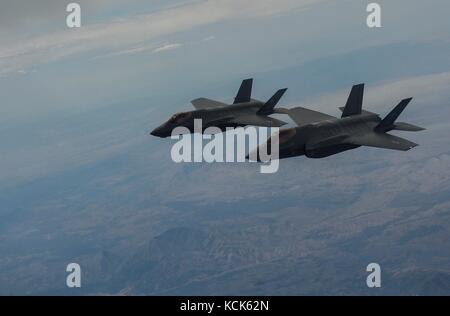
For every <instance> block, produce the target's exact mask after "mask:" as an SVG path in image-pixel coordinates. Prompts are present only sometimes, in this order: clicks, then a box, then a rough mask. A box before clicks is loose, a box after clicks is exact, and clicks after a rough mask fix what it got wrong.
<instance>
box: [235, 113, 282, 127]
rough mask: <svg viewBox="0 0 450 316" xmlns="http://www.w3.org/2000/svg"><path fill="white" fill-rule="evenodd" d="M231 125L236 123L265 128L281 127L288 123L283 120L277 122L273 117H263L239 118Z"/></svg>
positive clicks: (249, 116)
mask: <svg viewBox="0 0 450 316" xmlns="http://www.w3.org/2000/svg"><path fill="white" fill-rule="evenodd" d="M230 123H235V124H239V125H254V126H263V127H281V126H283V125H286V124H287V123H286V122H283V121H281V120H277V119H274V118H272V117H268V116H263V115H248V116H239V117H236V118H234V119H232V120H231V121H230Z"/></svg>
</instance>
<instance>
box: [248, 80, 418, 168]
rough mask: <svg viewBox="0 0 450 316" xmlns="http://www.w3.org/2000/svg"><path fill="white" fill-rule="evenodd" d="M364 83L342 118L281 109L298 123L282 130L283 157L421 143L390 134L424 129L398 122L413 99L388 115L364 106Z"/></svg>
mask: <svg viewBox="0 0 450 316" xmlns="http://www.w3.org/2000/svg"><path fill="white" fill-rule="evenodd" d="M363 95H364V84H359V85H355V86H353V88H352V90H351V93H350V96H349V98H348V100H347V103H346V105H345V107H342V108H340V109H341V111H342V116H341V118H337V117H334V116H331V115H328V114H324V113H321V112H317V111H313V110H309V109H306V108H303V107H295V108H292V109H278V110H277V112H284V113H286V114H288V115H289V116H290V117H291V118H292V120H293V121H294V122H295V123H296V124H297V127H295V128H289V129H284V130H281V131H280V132H279V135H278V136H279V158H280V159H282V158H289V157H295V156H302V155H305V156H306V157H308V158H323V157H328V156H331V155H334V154H337V153H340V152H343V151H346V150H350V149H355V148H358V147H360V146H370V147H377V148H385V149H394V150H402V151H407V150H410V149H412V148H414V147H416V146H417V144H415V143H413V142H410V141H409V140H406V139H403V138H400V137H397V136H394V135H391V134H388V133H387V132H389V131H392V130H399V131H410V132H416V131H422V130H424V128H422V127H418V126H415V125H412V124H408V123H402V122H397V118H398V117H399V115H400V114H401V113H402V111H403V110H404V109H405V108H406V106H407V105H408V104H409V103H410V101H411V100H412V98H408V99H404V100H402V101H401V102H400V103H399V104H398V105H397V106H396V107H395V108H394V109H393V110H392V111H391V112H390V113H389V114H388V115H387V116H386V117H385V118H383V119H381V118H380V116H379V115H378V114H375V113H372V112H369V111H365V110H363V109H362V104H363ZM271 141H272V138H269V140H268V141H267V142H266V143H265V144H262V145H260V146H267V147H264V148H257V149H256V150H257V152H256V153H255V152H253V153H252V154H250V155H249V156H247V158H248V157H250V159H252V157H256V158H257V159H258V160H259V155H258V153H259V150H267V149H269V152H270V148H271V146H270V145H271V143H270V142H271Z"/></svg>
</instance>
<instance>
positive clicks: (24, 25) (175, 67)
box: [0, 0, 450, 175]
mask: <svg viewBox="0 0 450 316" xmlns="http://www.w3.org/2000/svg"><path fill="white" fill-rule="evenodd" d="M370 2H371V1H360V0H340V1H334V0H321V1H312V0H215V1H212V0H209V1H206V0H185V1H181V0H180V1H161V0H158V1H137V0H133V1H119V0H113V1H111V0H108V1H106V0H95V1H92V0H90V1H87V0H86V1H84V0H83V1H79V3H80V4H81V8H82V27H81V28H79V29H69V28H67V26H66V24H65V22H66V16H67V13H66V11H65V5H66V3H65V2H61V1H57V0H37V1H33V2H32V3H30V2H29V1H23V0H19V1H0V99H1V105H0V124H1V125H0V130H3V133H2V135H1V136H0V144H1V145H2V148H3V153H2V157H0V159H1V160H0V170H2V171H3V174H4V175H5V174H9V173H14V172H17V170H19V171H20V173H24V174H27V173H28V171H27V170H29V169H31V170H35V169H36V167H35V166H34V163H35V162H34V159H32V158H31V157H33V158H34V157H39V158H40V159H39V160H40V161H45V162H46V163H47V164H49V166H48V168H50V165H51V166H53V165H54V164H53V163H52V162H51V161H52V157H55V156H57V155H56V154H55V155H52V157H50V156H49V155H48V152H49V149H48V148H55V144H59V145H60V146H63V145H62V144H66V146H67V147H64V146H63V147H61V150H58V153H57V154H65V155H66V156H70V157H72V156H73V155H74V154H75V153H80V152H84V151H87V149H86V147H85V146H86V144H87V143H88V142H89V143H91V140H92V139H94V138H93V137H91V139H87V140H86V141H85V142H84V141H81V140H79V141H78V143H77V145H76V146H74V144H73V143H71V141H70V140H69V139H68V138H67V135H65V134H63V133H62V132H61V131H60V130H56V131H55V130H53V129H51V130H49V131H47V130H44V128H43V127H46V126H51V125H52V124H56V123H57V122H59V121H60V116H70V115H72V114H75V113H79V112H83V111H92V110H96V109H99V108H101V107H103V106H106V105H109V104H111V103H122V104H123V107H124V108H125V107H126V106H127V105H128V104H131V103H132V101H133V100H144V102H148V106H149V111H153V112H151V113H152V114H150V117H149V118H148V119H147V121H148V126H147V127H146V128H147V129H150V127H151V126H152V124H155V123H156V121H158V120H161V119H163V118H166V116H168V115H169V114H170V113H171V112H173V111H178V110H184V109H187V108H188V103H189V101H190V100H191V99H193V98H195V97H198V96H200V95H203V96H207V97H212V98H218V99H222V100H224V101H227V100H230V99H231V97H232V95H231V94H234V89H236V88H237V86H238V85H239V82H240V80H241V79H243V78H245V77H248V76H254V75H255V74H256V77H259V78H261V79H262V81H260V83H259V84H258V82H255V93H257V94H262V93H264V94H263V96H264V97H266V96H267V97H268V96H269V95H270V94H271V93H272V92H273V91H266V90H263V89H262V88H261V87H262V86H263V85H264V84H265V85H264V88H265V87H266V86H268V84H269V83H268V82H267V80H272V81H270V87H271V88H270V89H273V90H276V89H278V88H281V86H282V85H283V87H284V86H286V87H288V88H289V90H288V94H287V95H286V97H285V98H284V99H283V100H287V101H299V100H302V101H304V100H306V101H308V103H309V104H311V105H314V106H315V107H318V108H321V109H326V108H328V107H329V104H327V103H324V102H322V101H320V100H322V99H323V96H322V94H325V95H327V96H329V97H330V98H332V99H334V98H335V97H336V96H337V95H339V96H340V99H341V100H343V99H344V98H345V96H344V95H345V94H346V93H348V89H349V86H350V84H353V83H359V82H358V81H366V80H367V81H372V84H376V85H378V86H380V89H379V91H382V92H380V93H378V94H376V93H375V92H374V91H378V90H375V89H374V90H372V91H371V90H370V89H369V88H368V92H367V93H368V98H371V95H372V96H374V97H373V103H375V104H376V100H375V97H376V98H378V100H379V101H380V102H386V103H385V106H382V107H381V109H382V110H387V109H388V108H389V107H392V106H393V104H392V102H395V101H396V100H397V99H398V98H401V97H408V96H409V95H410V94H411V91H410V90H411V89H408V85H406V86H405V84H408V83H410V82H415V83H416V88H415V89H414V90H416V91H417V93H415V96H416V97H417V96H418V94H420V93H421V94H426V93H429V92H427V91H430V89H431V91H435V90H436V89H437V88H436V87H439V89H440V90H439V91H446V88H445V87H447V86H448V84H450V79H449V76H448V72H449V71H450V68H449V67H448V63H447V64H442V61H441V60H442V59H444V58H447V57H446V56H448V47H450V46H449V43H450V42H449V40H450V38H449V32H448V30H449V29H450V22H449V20H448V16H449V14H450V4H449V2H448V1H446V0H434V1H433V5H430V4H429V3H428V2H424V1H420V0H413V1H411V0H408V1H407V0H396V1H378V2H379V3H380V4H381V6H382V25H383V27H382V28H380V29H369V28H368V27H367V26H366V18H367V12H366V6H367V4H368V3H370ZM404 43H408V45H409V46H408V45H407V46H405V48H404V50H405V51H402V47H403V45H404ZM436 43H438V46H436V47H437V48H436V49H434V48H433V47H435V46H434V45H436ZM416 44H417V47H422V49H425V51H426V48H427V47H428V48H429V51H432V52H433V55H432V56H431V57H429V59H426V57H427V56H428V55H427V56H421V51H419V50H418V49H417V48H416V46H414V45H416ZM389 45H399V46H389ZM384 47H397V48H396V49H395V50H388V49H384ZM399 47H400V48H399ZM411 47H412V48H411ZM442 48H444V49H442ZM360 51H364V52H365V53H364V54H365V55H364V56H366V57H370V59H367V60H362V61H361V60H360V63H359V64H358V65H353V64H352V58H354V57H353V56H356V57H358V56H360V55H361V54H360V53H358V52H360ZM372 51H373V53H371V52H372ZM380 51H381V52H382V54H380ZM429 51H428V52H427V54H428V53H429ZM383 52H384V53H383ZM403 54H404V55H405V56H414V58H410V59H407V58H405V59H404V63H403V64H402V65H401V66H399V67H398V68H396V67H395V66H396V64H395V63H397V62H398V61H402V59H403V58H402V57H403V56H402V55H403ZM339 56H347V57H345V58H346V59H345V60H346V63H345V65H344V64H341V63H340V61H339V60H340V59H339V58H341V57H339ZM422 57H423V58H422ZM333 58H336V59H333ZM321 60H331V61H330V62H328V63H322V62H320V61H321ZM445 60H447V59H445ZM317 61H318V62H317ZM371 64H374V65H377V66H374V67H373V68H370V65H371ZM383 64H386V65H389V66H386V67H389V68H390V72H389V74H388V75H386V74H385V73H384V72H381V71H380V70H379V69H380V66H379V65H381V68H382V65H383ZM361 65H363V66H364V67H363V68H361ZM303 66H304V67H305V69H306V70H305V72H303V73H301V72H299V73H297V72H294V73H291V74H290V76H289V77H288V76H285V75H283V74H281V75H279V76H276V75H272V74H271V73H270V71H275V73H276V70H278V69H279V70H283V69H290V68H291V67H292V68H293V69H294V67H303ZM308 67H309V68H308ZM327 67H328V68H327ZM301 71H303V68H301ZM265 72H267V73H268V74H269V75H267V76H265V75H264V73H265ZM258 74H259V75H258ZM337 74H338V75H337ZM312 75H314V77H313V76H312ZM434 75H436V76H434ZM416 77H417V78H416ZM264 80H266V81H264ZM408 80H409V81H408ZM424 80H425V81H424ZM367 81H366V82H367ZM393 81H395V82H403V83H405V84H403V85H402V84H400V83H399V84H397V85H393V86H391V87H390V88H388V89H389V91H388V92H386V89H384V90H383V89H382V86H383V85H387V86H388V87H389V82H393ZM428 82H432V83H433V86H432V87H430V85H429V84H428ZM300 84H301V85H302V86H300ZM278 85H279V86H278ZM308 85H309V86H311V87H312V88H309V90H308V89H307V88H308ZM393 87H397V88H398V89H394V88H393ZM401 87H403V88H401ZM433 87H434V90H433ZM302 89H303V90H302ZM230 91H232V93H231V94H230ZM312 91H313V92H314V93H312ZM431 94H432V95H433V92H431ZM317 95H320V96H321V97H320V99H317ZM388 96H389V98H391V99H393V100H392V101H388V100H387V99H388ZM433 96H435V95H433ZM438 96H441V94H438ZM227 98H228V99H227ZM368 100H370V99H368ZM385 100H386V101H385ZM333 102H335V101H331V100H330V99H329V103H333ZM342 102H343V101H342ZM290 105H291V104H290ZM340 105H342V104H337V105H333V108H334V109H335V108H337V106H340ZM109 127H110V126H109ZM64 128H69V127H68V126H65V127H64ZM79 132H81V131H79ZM39 133H41V134H42V136H41V138H39V139H36V135H38V134H39ZM74 133H76V132H74ZM11 135H13V136H12V137H11ZM49 135H52V137H50V136H49ZM90 146H92V145H90ZM88 147H89V146H88ZM89 148H90V147H89ZM74 151H75V152H74ZM66 156H64V157H65V158H66V159H67V157H66ZM57 160H58V159H57ZM74 160H75V158H74ZM32 161H33V164H32ZM58 161H61V158H60V159H59V160H58ZM42 163H43V162H42ZM42 163H41V164H42ZM66 163H67V161H66ZM32 166H33V167H32ZM40 166H41V165H40ZM41 167H42V166H41ZM44 169H45V170H47V168H44ZM50 169H51V168H50Z"/></svg>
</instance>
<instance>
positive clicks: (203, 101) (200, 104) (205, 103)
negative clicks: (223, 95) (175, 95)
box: [191, 98, 228, 110]
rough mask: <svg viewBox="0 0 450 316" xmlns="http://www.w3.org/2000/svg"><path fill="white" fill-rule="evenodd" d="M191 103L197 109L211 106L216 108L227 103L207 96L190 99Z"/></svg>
mask: <svg viewBox="0 0 450 316" xmlns="http://www.w3.org/2000/svg"><path fill="white" fill-rule="evenodd" d="M191 103H192V105H193V106H194V108H196V109H197V110H204V109H212V108H217V107H222V106H227V105H228V104H226V103H222V102H219V101H215V100H210V99H207V98H198V99H195V100H192V101H191Z"/></svg>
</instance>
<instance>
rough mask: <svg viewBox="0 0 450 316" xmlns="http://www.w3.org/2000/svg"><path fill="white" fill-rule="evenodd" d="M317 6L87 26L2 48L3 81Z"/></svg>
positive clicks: (287, 1)
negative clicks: (79, 57) (71, 60)
mask: <svg viewBox="0 0 450 316" xmlns="http://www.w3.org/2000/svg"><path fill="white" fill-rule="evenodd" d="M316 2H317V1H314V2H313V1H312V0H301V1H299V0H217V1H203V0H197V1H193V2H191V3H188V4H184V5H181V6H176V7H171V8H168V9H163V10H159V11H156V12H152V13H149V14H142V15H135V16H128V17H124V18H120V19H115V20H111V21H108V22H107V23H96V24H90V25H84V26H82V27H81V28H78V29H65V30H63V31H59V32H52V33H46V34H44V35H40V36H36V37H33V38H31V39H26V40H18V41H15V40H11V42H10V43H7V45H3V46H2V47H0V75H1V74H6V73H9V72H14V71H17V70H18V69H25V68H28V67H31V66H33V65H39V64H46V63H50V62H54V61H58V60H61V59H64V58H67V57H69V56H73V55H75V54H81V53H87V52H92V51H95V50H117V49H119V51H120V50H123V51H126V47H127V46H133V45H136V44H137V43H142V42H145V41H147V42H148V41H150V40H152V39H156V38H158V37H162V36H165V35H168V34H173V33H177V32H183V31H187V30H190V29H193V28H196V27H200V26H205V25H209V24H213V23H217V22H223V21H228V20H233V19H242V18H259V17H267V16H271V15H279V14H284V13H289V12H291V11H292V10H296V9H301V8H305V7H307V6H309V5H310V4H312V3H316ZM2 11H3V10H2ZM128 53H129V52H128Z"/></svg>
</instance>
